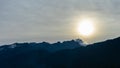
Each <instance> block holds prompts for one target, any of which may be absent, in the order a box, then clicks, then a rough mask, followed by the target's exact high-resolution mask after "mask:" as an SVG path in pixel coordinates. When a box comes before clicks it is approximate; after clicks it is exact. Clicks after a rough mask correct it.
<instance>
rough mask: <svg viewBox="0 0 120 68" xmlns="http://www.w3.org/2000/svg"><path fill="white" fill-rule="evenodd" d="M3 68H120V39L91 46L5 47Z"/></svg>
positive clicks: (0, 60)
mask: <svg viewBox="0 0 120 68" xmlns="http://www.w3.org/2000/svg"><path fill="white" fill-rule="evenodd" d="M0 68H120V37H118V38H115V39H110V40H106V41H103V42H98V43H94V44H89V45H87V46H86V45H85V44H84V42H83V41H82V40H80V39H77V40H71V41H64V42H57V43H53V44H50V43H47V42H42V43H14V44H11V45H3V46H1V47H0Z"/></svg>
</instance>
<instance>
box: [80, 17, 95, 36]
mask: <svg viewBox="0 0 120 68" xmlns="http://www.w3.org/2000/svg"><path fill="white" fill-rule="evenodd" d="M93 23H94V21H93V20H91V19H83V20H81V21H80V22H79V25H78V32H79V33H80V34H81V35H83V36H91V35H92V34H93V33H94V31H95V28H94V24H93Z"/></svg>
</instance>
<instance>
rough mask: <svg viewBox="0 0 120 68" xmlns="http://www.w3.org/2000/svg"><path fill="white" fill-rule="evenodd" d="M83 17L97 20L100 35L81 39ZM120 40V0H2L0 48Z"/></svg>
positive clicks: (0, 3)
mask: <svg viewBox="0 0 120 68" xmlns="http://www.w3.org/2000/svg"><path fill="white" fill-rule="evenodd" d="M81 17H89V18H91V19H94V20H95V22H94V23H95V28H96V33H95V34H94V36H92V37H89V38H84V37H81V36H80V35H79V34H78V32H77V30H76V28H77V24H78V22H77V21H78V20H79V19H81ZM118 36H120V0H0V44H8V43H13V42H31V41H33V42H34V41H35V42H39V41H49V42H56V41H58V40H59V41H63V40H68V39H76V38H78V37H81V38H82V39H83V40H84V41H86V42H88V43H93V42H97V41H101V40H106V39H109V38H115V37H118Z"/></svg>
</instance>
